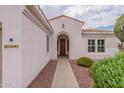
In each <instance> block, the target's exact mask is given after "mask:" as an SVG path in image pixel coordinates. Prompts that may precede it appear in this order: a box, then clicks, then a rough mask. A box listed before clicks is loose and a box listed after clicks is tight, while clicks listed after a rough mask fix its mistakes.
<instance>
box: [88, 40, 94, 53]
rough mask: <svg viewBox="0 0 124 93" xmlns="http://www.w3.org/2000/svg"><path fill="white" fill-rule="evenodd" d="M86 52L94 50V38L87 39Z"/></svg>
mask: <svg viewBox="0 0 124 93" xmlns="http://www.w3.org/2000/svg"><path fill="white" fill-rule="evenodd" d="M88 52H95V40H91V39H90V40H88Z"/></svg>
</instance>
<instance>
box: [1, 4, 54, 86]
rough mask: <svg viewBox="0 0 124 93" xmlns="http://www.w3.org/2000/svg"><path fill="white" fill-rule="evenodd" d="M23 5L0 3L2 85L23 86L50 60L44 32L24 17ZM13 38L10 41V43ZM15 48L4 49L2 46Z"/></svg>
mask: <svg viewBox="0 0 124 93" xmlns="http://www.w3.org/2000/svg"><path fill="white" fill-rule="evenodd" d="M24 9H25V6H18V5H17V6H0V13H1V14H0V22H1V23H2V36H3V37H2V42H3V43H2V50H3V54H2V73H3V74H2V78H3V80H2V87H5V88H15V87H17V88H20V87H27V86H28V84H29V83H31V81H32V80H33V79H34V78H35V77H36V76H37V75H38V73H39V72H40V71H41V70H42V69H43V67H44V66H45V65H46V64H47V63H48V61H49V60H50V59H51V56H50V54H51V50H50V52H49V53H47V52H46V35H47V33H46V32H45V31H43V30H42V29H41V28H39V27H38V26H37V25H36V24H34V23H33V22H32V21H30V20H29V19H28V18H27V17H25V16H24V14H23V12H24ZM10 38H13V42H10ZM51 41H52V40H51V37H50V46H51V44H52V43H51ZM6 44H9V45H14V44H17V45H19V48H4V45H6Z"/></svg>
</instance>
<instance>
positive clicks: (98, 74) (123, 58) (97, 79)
mask: <svg viewBox="0 0 124 93" xmlns="http://www.w3.org/2000/svg"><path fill="white" fill-rule="evenodd" d="M92 76H93V79H94V83H95V87H98V88H124V53H122V52H120V53H117V54H115V56H114V57H110V58H105V59H103V60H100V61H99V62H97V63H95V64H93V65H92Z"/></svg>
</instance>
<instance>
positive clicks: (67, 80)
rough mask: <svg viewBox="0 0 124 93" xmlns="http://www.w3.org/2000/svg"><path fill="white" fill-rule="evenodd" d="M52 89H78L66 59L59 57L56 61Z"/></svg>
mask: <svg viewBox="0 0 124 93" xmlns="http://www.w3.org/2000/svg"><path fill="white" fill-rule="evenodd" d="M51 87H52V88H79V85H78V82H77V80H76V78H75V75H74V73H73V71H72V68H71V66H70V64H69V60H68V58H65V57H60V58H59V59H58V64H57V68H56V71H55V75H54V79H53V82H52V86H51Z"/></svg>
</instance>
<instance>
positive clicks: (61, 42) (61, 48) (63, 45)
mask: <svg viewBox="0 0 124 93" xmlns="http://www.w3.org/2000/svg"><path fill="white" fill-rule="evenodd" d="M65 52H66V49H65V39H60V56H65Z"/></svg>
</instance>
